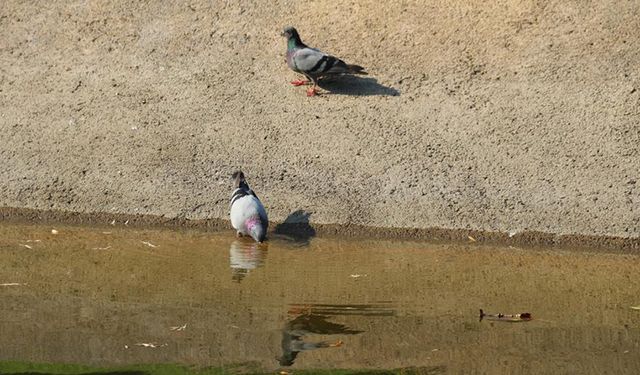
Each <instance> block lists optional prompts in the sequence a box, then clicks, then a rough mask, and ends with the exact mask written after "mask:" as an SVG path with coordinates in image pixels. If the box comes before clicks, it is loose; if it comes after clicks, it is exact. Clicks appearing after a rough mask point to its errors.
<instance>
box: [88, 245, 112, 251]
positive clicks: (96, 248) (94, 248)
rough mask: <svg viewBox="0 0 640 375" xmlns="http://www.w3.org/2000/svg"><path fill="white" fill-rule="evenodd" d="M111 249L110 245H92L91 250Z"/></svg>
mask: <svg viewBox="0 0 640 375" xmlns="http://www.w3.org/2000/svg"><path fill="white" fill-rule="evenodd" d="M109 249H111V246H107V247H92V248H91V250H109Z"/></svg>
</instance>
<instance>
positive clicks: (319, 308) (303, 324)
mask: <svg viewBox="0 0 640 375" xmlns="http://www.w3.org/2000/svg"><path fill="white" fill-rule="evenodd" d="M289 314H290V315H292V316H295V317H294V318H293V319H289V320H287V322H286V323H285V326H284V328H283V329H282V356H281V357H278V358H277V360H278V362H279V363H280V365H281V366H291V365H293V363H294V361H295V359H296V357H297V356H298V353H300V352H303V351H306V350H314V349H321V348H329V347H338V346H340V345H342V341H341V340H336V341H320V342H308V341H305V337H306V336H309V335H312V334H317V335H339V334H342V335H357V334H359V333H362V332H364V331H359V330H354V329H351V328H349V327H347V326H346V325H344V324H340V323H334V322H331V321H329V319H331V317H332V316H336V315H360V316H393V315H395V311H394V310H391V309H389V308H388V307H387V306H384V305H321V304H316V305H291V306H290V308H289Z"/></svg>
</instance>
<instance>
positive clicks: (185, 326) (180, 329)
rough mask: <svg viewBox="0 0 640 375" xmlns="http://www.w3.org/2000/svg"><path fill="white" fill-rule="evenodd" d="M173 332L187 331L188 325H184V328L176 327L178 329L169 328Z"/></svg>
mask: <svg viewBox="0 0 640 375" xmlns="http://www.w3.org/2000/svg"><path fill="white" fill-rule="evenodd" d="M169 329H170V330H172V331H184V330H185V329H187V325H186V324H185V325H182V326H176V327H171V328H169Z"/></svg>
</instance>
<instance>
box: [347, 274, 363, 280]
mask: <svg viewBox="0 0 640 375" xmlns="http://www.w3.org/2000/svg"><path fill="white" fill-rule="evenodd" d="M349 276H351V277H353V278H354V279H357V278H358V277H367V275H361V274H359V273H354V274H352V275H349Z"/></svg>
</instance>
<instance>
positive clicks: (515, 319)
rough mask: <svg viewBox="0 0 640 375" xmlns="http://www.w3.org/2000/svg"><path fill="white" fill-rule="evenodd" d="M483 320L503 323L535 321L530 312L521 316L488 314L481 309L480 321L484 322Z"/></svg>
mask: <svg viewBox="0 0 640 375" xmlns="http://www.w3.org/2000/svg"><path fill="white" fill-rule="evenodd" d="M482 319H487V320H497V321H503V322H528V321H530V320H531V319H533V316H531V313H528V312H525V313H520V314H486V313H485V312H484V311H483V310H482V309H480V321H482Z"/></svg>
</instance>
